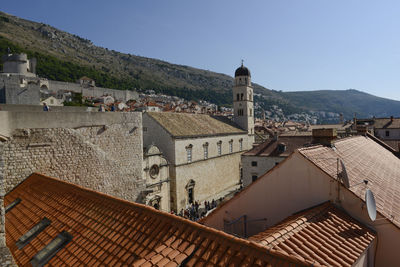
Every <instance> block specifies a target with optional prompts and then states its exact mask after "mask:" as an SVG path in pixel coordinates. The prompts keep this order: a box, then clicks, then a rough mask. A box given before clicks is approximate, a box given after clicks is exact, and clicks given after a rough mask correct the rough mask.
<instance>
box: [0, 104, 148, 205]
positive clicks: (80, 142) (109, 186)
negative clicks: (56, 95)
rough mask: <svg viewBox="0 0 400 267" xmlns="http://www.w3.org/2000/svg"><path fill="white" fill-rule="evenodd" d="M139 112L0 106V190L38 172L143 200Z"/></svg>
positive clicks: (139, 200) (120, 196)
mask: <svg viewBox="0 0 400 267" xmlns="http://www.w3.org/2000/svg"><path fill="white" fill-rule="evenodd" d="M141 126H142V114H141V113H139V112H131V113H116V112H109V113H100V112H43V111H42V112H22V111H19V112H18V111H16V112H11V111H0V183H1V185H2V189H4V193H5V194H6V193H8V192H9V191H10V190H11V189H12V188H13V187H15V185H17V184H19V183H20V182H22V181H23V180H24V179H25V178H26V177H28V176H29V175H30V174H32V173H33V172H41V173H43V174H46V175H51V176H53V177H57V178H60V179H64V180H68V181H70V182H72V183H75V184H78V185H81V186H85V187H88V188H91V189H93V190H96V191H99V192H102V193H105V194H110V195H113V196H116V197H119V198H123V199H127V200H131V201H138V202H143V199H142V196H143V194H142V192H143V191H144V190H145V182H144V181H143V179H142V176H143V143H142V128H141Z"/></svg>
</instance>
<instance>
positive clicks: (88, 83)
mask: <svg viewBox="0 0 400 267" xmlns="http://www.w3.org/2000/svg"><path fill="white" fill-rule="evenodd" d="M78 83H79V84H80V85H81V86H82V87H95V86H96V82H95V81H94V80H93V79H91V78H89V77H86V76H83V77H81V78H80V79H79V80H78Z"/></svg>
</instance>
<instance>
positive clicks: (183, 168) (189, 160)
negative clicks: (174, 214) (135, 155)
mask: <svg viewBox="0 0 400 267" xmlns="http://www.w3.org/2000/svg"><path fill="white" fill-rule="evenodd" d="M151 144H156V145H157V147H159V148H160V150H161V151H162V153H163V155H164V156H165V157H166V159H167V160H168V162H169V164H170V166H169V175H170V177H169V178H170V179H171V182H170V183H171V185H170V186H171V209H172V210H174V211H180V210H181V209H182V208H184V207H185V206H186V205H187V204H189V203H192V202H194V201H199V202H204V201H205V200H209V201H211V200H212V199H213V198H214V199H216V198H219V197H224V196H225V195H227V194H228V193H230V192H232V191H235V190H236V189H237V188H238V187H239V182H240V155H241V153H243V152H244V151H246V150H248V149H249V148H250V147H251V145H252V143H251V140H250V138H249V136H248V134H247V132H246V131H244V130H242V129H240V128H238V127H235V126H232V125H230V124H227V123H225V122H222V121H220V120H218V119H216V118H212V117H210V116H208V115H201V114H186V113H169V112H146V113H143V145H144V146H148V145H151Z"/></svg>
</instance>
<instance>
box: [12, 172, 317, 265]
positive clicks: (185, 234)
mask: <svg viewBox="0 0 400 267" xmlns="http://www.w3.org/2000/svg"><path fill="white" fill-rule="evenodd" d="M16 198H20V199H21V202H20V203H19V204H18V205H17V206H15V207H14V208H13V209H11V210H10V211H9V212H7V213H6V242H7V246H8V247H9V248H10V251H11V252H12V254H13V256H14V258H15V260H16V262H17V264H18V265H21V266H22V265H23V266H25V265H29V262H30V260H31V259H32V257H33V256H34V255H36V254H37V253H38V252H39V251H40V250H41V249H42V248H43V247H44V246H45V245H46V244H48V243H49V242H50V241H51V240H52V239H53V238H54V237H56V236H57V235H58V234H59V233H60V232H61V231H67V232H68V233H70V234H71V235H72V237H73V238H72V240H71V241H70V242H69V243H68V244H67V245H66V246H65V247H64V248H62V249H61V250H60V251H58V252H57V254H55V256H54V257H53V258H51V259H50V261H49V264H50V265H53V266H60V265H65V266H83V265H85V266H98V265H103V266H112V265H132V266H178V265H179V264H186V266H203V265H220V266H306V265H310V263H307V262H304V261H300V260H298V259H297V258H295V257H292V256H287V255H284V254H282V253H280V252H275V251H269V250H268V249H267V248H265V247H263V246H261V245H259V244H256V243H254V242H250V241H247V240H244V239H240V238H236V237H233V236H231V235H228V234H226V233H223V232H221V231H217V230H215V229H212V228H209V227H206V226H203V225H200V224H198V223H195V222H191V221H189V220H186V219H183V218H180V217H177V216H175V215H171V214H168V213H165V212H160V211H157V210H155V209H153V208H151V207H147V206H144V205H141V204H136V203H131V202H128V201H124V200H120V199H116V198H113V197H110V196H107V195H104V194H101V193H98V192H95V191H91V190H88V189H84V188H81V187H79V186H76V185H73V184H70V183H66V182H63V181H60V180H57V179H54V178H50V177H45V176H43V175H40V174H32V175H31V176H30V177H28V178H27V179H26V180H25V181H24V182H23V183H22V184H20V185H18V186H17V187H16V188H15V189H14V190H13V191H11V192H10V193H8V194H7V195H6V196H5V205H9V204H10V203H12V202H13V201H14V200H15V199H16ZM44 217H47V218H48V219H49V220H50V221H51V224H50V225H49V226H48V227H47V228H45V229H44V230H43V231H42V232H41V233H39V234H38V235H37V236H36V237H35V238H34V239H33V240H32V241H31V242H30V243H28V244H27V245H26V246H25V247H23V248H22V249H18V247H17V245H16V241H17V240H18V239H19V238H20V237H21V236H22V235H23V234H25V233H26V232H27V231H28V230H30V229H31V228H32V227H33V226H34V225H36V224H37V223H38V222H39V221H40V220H42V219H43V218H44Z"/></svg>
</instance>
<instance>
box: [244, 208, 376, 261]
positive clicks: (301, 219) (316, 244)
mask: <svg viewBox="0 0 400 267" xmlns="http://www.w3.org/2000/svg"><path fill="white" fill-rule="evenodd" d="M375 238H376V233H375V232H374V231H373V230H371V229H369V228H367V227H366V226H364V225H362V224H361V223H359V222H357V221H355V220H354V219H352V218H351V217H350V216H349V215H348V214H347V213H345V212H344V211H342V210H339V209H338V208H336V207H335V206H334V205H333V204H332V203H330V202H326V203H324V204H321V205H318V206H317V207H314V208H310V209H308V210H306V211H303V212H300V213H297V214H294V215H292V216H290V217H289V218H287V219H285V220H284V221H283V222H281V223H278V224H277V225H275V226H273V227H271V228H269V229H268V230H266V231H264V232H261V233H259V234H257V235H254V236H252V237H250V238H249V240H251V241H254V242H257V243H260V244H262V245H263V246H266V247H267V248H269V249H274V250H278V251H281V252H283V253H287V254H288V255H296V256H297V257H299V258H304V259H305V260H308V261H311V262H314V263H317V264H320V265H325V266H326V265H332V266H352V265H353V264H354V263H355V262H356V261H357V260H358V258H359V257H360V256H361V255H362V253H363V252H364V251H365V250H366V249H367V248H368V246H369V245H370V243H371V242H372V241H373V240H374V239H375Z"/></svg>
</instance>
